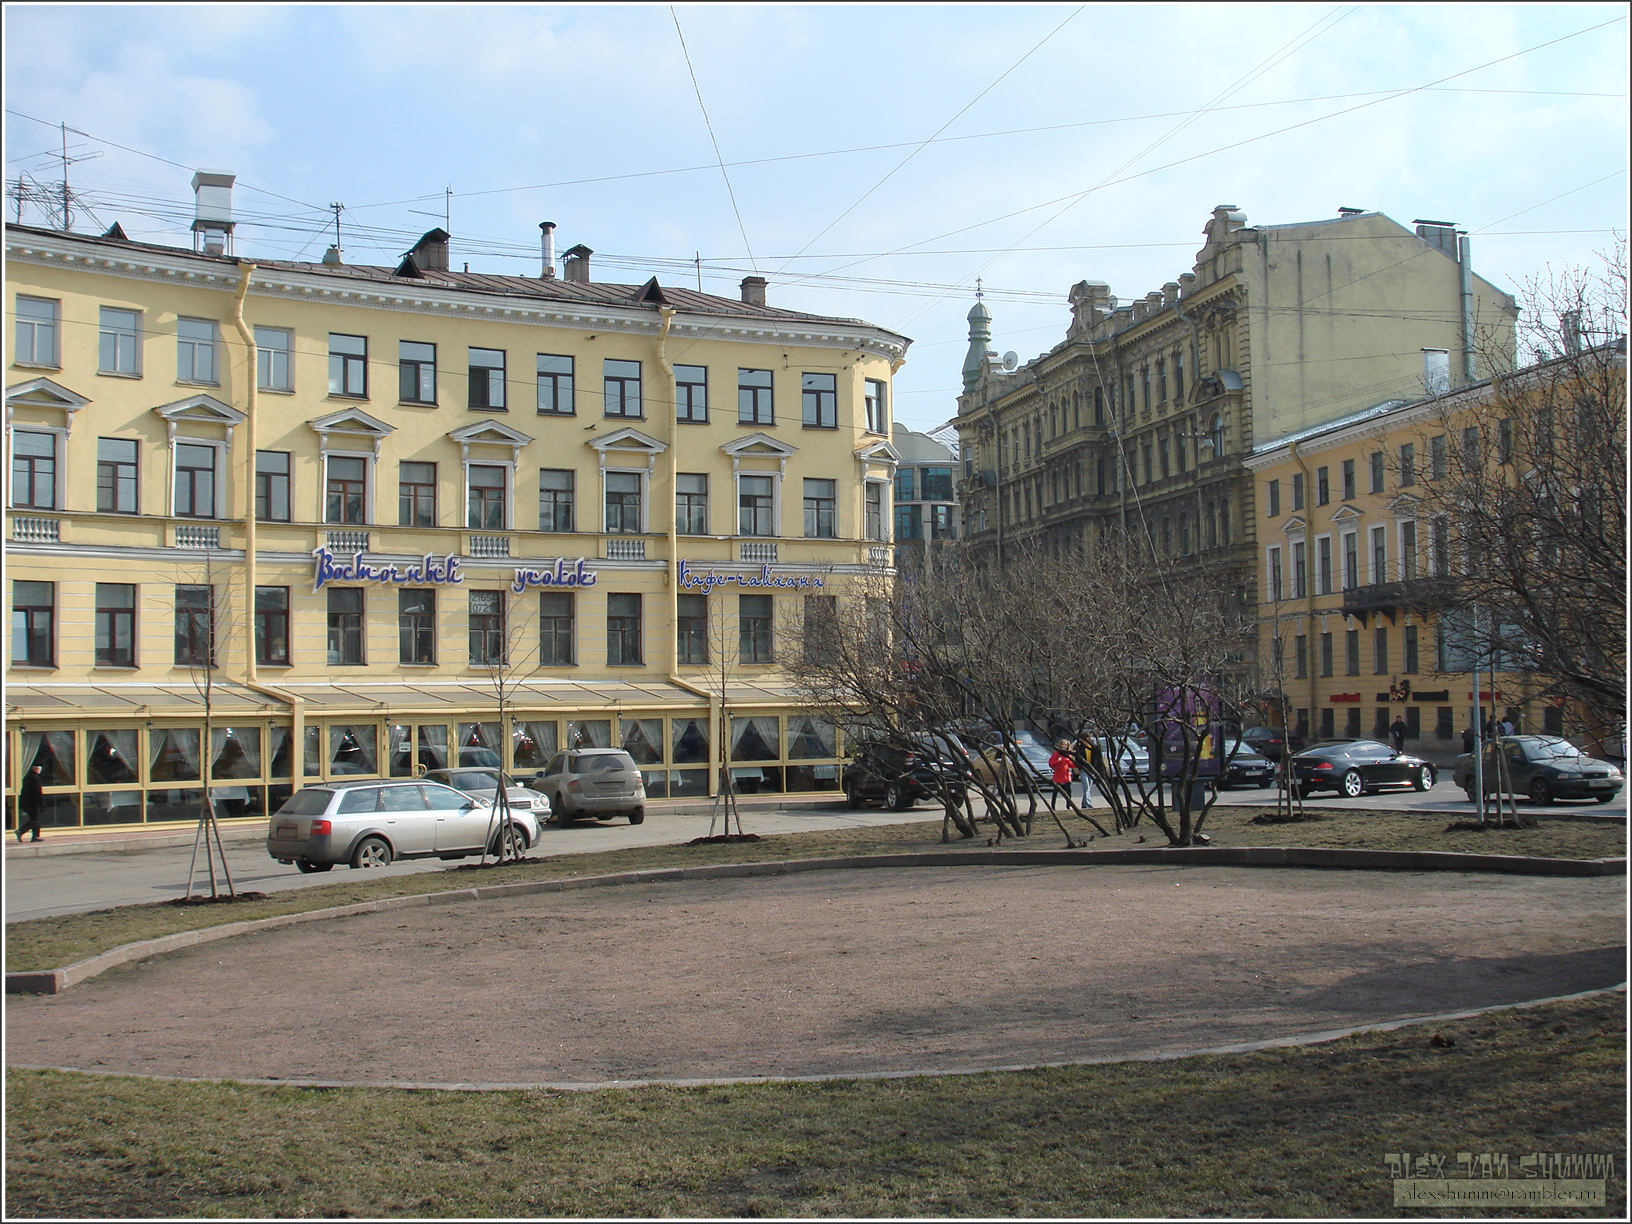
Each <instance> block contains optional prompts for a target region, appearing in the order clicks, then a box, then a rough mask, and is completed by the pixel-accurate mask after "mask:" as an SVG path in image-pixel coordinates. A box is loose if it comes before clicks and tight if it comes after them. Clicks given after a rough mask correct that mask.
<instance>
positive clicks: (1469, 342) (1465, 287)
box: [1456, 234, 1473, 385]
mask: <svg viewBox="0 0 1632 1224" xmlns="http://www.w3.org/2000/svg"><path fill="white" fill-rule="evenodd" d="M1468 255H1469V252H1468V236H1467V235H1466V234H1458V235H1457V237H1456V262H1457V265H1458V271H1459V272H1460V274H1461V278H1462V380H1463V383H1464V384H1465V385H1467V384H1471V383H1472V382H1473V268H1472V267H1471V266H1470V260H1469V258H1468Z"/></svg>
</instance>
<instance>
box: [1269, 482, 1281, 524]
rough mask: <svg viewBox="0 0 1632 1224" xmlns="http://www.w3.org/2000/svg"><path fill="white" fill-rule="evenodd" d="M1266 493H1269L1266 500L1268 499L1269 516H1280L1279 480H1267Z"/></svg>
mask: <svg viewBox="0 0 1632 1224" xmlns="http://www.w3.org/2000/svg"><path fill="white" fill-rule="evenodd" d="M1268 493H1269V498H1268V501H1269V517H1270V518H1280V516H1281V482H1280V481H1278V480H1271V481H1270V482H1269V488H1268Z"/></svg>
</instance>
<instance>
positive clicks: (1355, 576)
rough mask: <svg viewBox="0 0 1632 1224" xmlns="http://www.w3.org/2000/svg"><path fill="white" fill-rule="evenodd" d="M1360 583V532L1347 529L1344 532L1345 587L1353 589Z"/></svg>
mask: <svg viewBox="0 0 1632 1224" xmlns="http://www.w3.org/2000/svg"><path fill="white" fill-rule="evenodd" d="M1359 585H1360V533H1359V532H1357V531H1346V532H1344V533H1343V589H1344V590H1346V591H1347V590H1351V589H1353V588H1354V587H1357V586H1359Z"/></svg>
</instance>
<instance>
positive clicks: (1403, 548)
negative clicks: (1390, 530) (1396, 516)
mask: <svg viewBox="0 0 1632 1224" xmlns="http://www.w3.org/2000/svg"><path fill="white" fill-rule="evenodd" d="M1416 576H1417V525H1416V524H1415V523H1413V522H1410V521H1406V522H1404V523H1401V524H1400V578H1401V579H1402V580H1404V581H1406V582H1409V581H1410V580H1411V579H1413V578H1415V577H1416Z"/></svg>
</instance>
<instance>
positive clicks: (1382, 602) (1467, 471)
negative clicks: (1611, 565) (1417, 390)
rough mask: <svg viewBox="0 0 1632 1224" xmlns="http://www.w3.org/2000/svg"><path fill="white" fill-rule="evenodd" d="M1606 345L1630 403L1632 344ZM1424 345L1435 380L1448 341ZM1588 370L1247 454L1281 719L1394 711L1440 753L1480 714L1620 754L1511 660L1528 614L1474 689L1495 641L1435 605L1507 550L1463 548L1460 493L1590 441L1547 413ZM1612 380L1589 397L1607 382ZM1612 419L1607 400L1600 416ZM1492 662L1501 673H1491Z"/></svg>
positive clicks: (1347, 720) (1543, 376) (1615, 731)
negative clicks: (1489, 552)
mask: <svg viewBox="0 0 1632 1224" xmlns="http://www.w3.org/2000/svg"><path fill="white" fill-rule="evenodd" d="M1596 352H1601V353H1602V354H1603V356H1604V359H1603V360H1599V361H1595V362H1594V363H1593V364H1595V365H1598V366H1601V367H1602V368H1603V369H1604V370H1606V371H1607V370H1611V369H1617V368H1618V369H1620V370H1621V371H1622V372H1621V374H1620V375H1619V376H1618V377H1619V386H1618V388H1615V389H1611V390H1610V394H1612V395H1614V396H1616V397H1619V398H1624V394H1625V389H1624V350H1623V351H1622V352H1621V353H1620V354H1619V356H1618V357H1616V356H1615V355H1614V354H1613V351H1612V350H1610V349H1604V350H1598V351H1596ZM1424 358H1425V361H1424V367H1425V377H1426V378H1427V380H1428V381H1429V382H1430V383H1433V382H1434V381H1435V380H1436V379H1439V378H1441V377H1442V372H1443V353H1442V352H1440V351H1435V350H1424ZM1576 368H1577V367H1576V365H1575V361H1574V359H1572V358H1569V357H1564V358H1557V359H1554V360H1552V361H1549V362H1546V363H1542V364H1541V365H1537V366H1531V367H1528V368H1527V369H1524V370H1519V371H1515V372H1514V373H1512V374H1510V375H1507V376H1505V377H1503V378H1501V379H1500V380H1491V381H1484V382H1480V383H1477V384H1475V385H1473V386H1470V387H1465V388H1460V389H1458V390H1456V391H1449V390H1448V389H1447V390H1444V391H1442V393H1441V394H1436V395H1432V396H1429V397H1427V398H1419V399H1417V400H1416V401H1414V402H1411V403H1401V404H1389V405H1383V406H1380V407H1378V408H1374V409H1370V410H1367V411H1363V412H1359V413H1355V414H1352V415H1350V416H1348V417H1346V418H1343V419H1340V420H1337V421H1333V422H1331V423H1329V424H1325V425H1320V426H1317V427H1314V428H1311V429H1306V430H1302V431H1300V432H1298V433H1295V434H1292V435H1291V436H1289V437H1286V438H1281V439H1278V440H1276V441H1274V442H1272V443H1268V444H1265V445H1263V446H1261V447H1259V448H1257V449H1256V450H1255V451H1254V453H1253V454H1252V455H1251V456H1249V457H1248V458H1247V460H1246V464H1245V465H1246V468H1247V470H1248V471H1249V472H1250V474H1251V477H1252V480H1253V484H1254V493H1253V504H1254V505H1255V506H1256V507H1257V510H1258V518H1257V521H1256V523H1255V524H1254V528H1255V530H1254V534H1255V537H1256V539H1257V541H1258V579H1257V584H1256V599H1257V604H1258V609H1259V621H1260V626H1261V632H1260V634H1259V641H1260V646H1261V649H1262V658H1261V659H1260V667H1261V673H1260V674H1261V677H1262V679H1263V684H1264V690H1265V692H1266V693H1269V694H1275V693H1280V694H1282V695H1283V696H1281V697H1280V698H1279V699H1278V701H1277V700H1275V699H1272V700H1271V703H1270V704H1271V707H1272V708H1271V709H1270V710H1267V711H1266V715H1267V716H1268V717H1270V718H1273V719H1276V720H1277V721H1278V720H1279V719H1281V718H1283V717H1284V719H1285V725H1286V726H1287V727H1289V728H1293V729H1296V730H1298V731H1300V732H1301V733H1303V734H1305V735H1307V736H1309V737H1310V738H1311V739H1315V738H1319V739H1329V738H1334V737H1337V738H1356V737H1359V738H1372V739H1386V738H1387V737H1388V733H1389V728H1390V727H1391V726H1392V725H1393V724H1394V723H1395V722H1396V720H1398V721H1401V722H1403V723H1404V724H1405V726H1406V728H1407V733H1406V740H1407V742H1408V743H1409V744H1411V746H1412V747H1413V749H1414V750H1416V751H1426V752H1429V753H1430V754H1432V753H1434V752H1435V751H1436V750H1443V751H1449V752H1460V751H1462V750H1463V731H1464V729H1467V728H1471V727H1472V726H1473V725H1474V723H1475V720H1477V721H1478V722H1479V723H1480V724H1484V723H1485V722H1486V721H1487V720H1489V719H1490V718H1492V717H1494V718H1498V719H1500V718H1506V719H1509V720H1511V721H1512V722H1513V724H1514V725H1515V727H1517V728H1518V729H1520V730H1521V731H1524V732H1528V733H1540V734H1554V735H1569V736H1570V737H1571V738H1574V739H1576V740H1577V742H1578V743H1580V744H1581V745H1582V746H1584V747H1589V748H1592V749H1594V750H1597V751H1610V752H1612V753H1619V752H1621V751H1624V749H1623V748H1620V747H1619V746H1618V745H1619V737H1620V728H1619V726H1614V727H1606V726H1604V725H1603V724H1602V723H1601V722H1599V721H1598V720H1596V719H1594V718H1592V717H1591V716H1590V715H1589V714H1587V713H1585V712H1584V711H1583V710H1582V709H1578V708H1577V707H1576V705H1575V704H1574V703H1572V702H1570V701H1568V700H1567V699H1566V698H1565V697H1563V696H1560V695H1558V688H1559V686H1555V685H1553V684H1551V683H1550V680H1551V678H1550V677H1549V676H1547V675H1544V674H1541V673H1539V672H1537V671H1533V670H1523V669H1521V668H1520V667H1517V666H1514V664H1519V663H1523V662H1524V661H1525V660H1524V658H1523V654H1524V648H1523V641H1524V636H1523V633H1522V631H1520V630H1519V629H1518V628H1517V627H1509V628H1508V629H1505V630H1504V631H1503V632H1502V633H1499V634H1495V635H1493V637H1492V639H1491V641H1492V644H1499V645H1500V646H1501V649H1500V650H1499V651H1498V653H1497V654H1496V656H1495V658H1493V659H1492V658H1487V659H1486V660H1485V661H1484V662H1483V663H1481V664H1480V667H1481V671H1480V675H1479V683H1478V686H1477V690H1476V686H1475V684H1474V676H1473V674H1472V668H1473V667H1474V665H1475V660H1476V659H1477V658H1478V657H1479V655H1480V654H1481V653H1482V652H1483V651H1486V650H1488V649H1489V647H1488V646H1480V645H1477V644H1476V643H1477V642H1483V641H1485V639H1484V638H1482V637H1481V638H1475V639H1470V637H1469V635H1468V634H1467V632H1466V631H1465V630H1459V629H1458V628H1457V626H1456V625H1455V624H1452V623H1449V622H1447V621H1446V620H1445V619H1444V618H1442V617H1439V616H1436V613H1435V608H1436V606H1439V605H1440V604H1441V601H1442V597H1443V596H1444V595H1446V594H1447V593H1450V592H1452V591H1454V590H1455V589H1456V588H1458V587H1460V588H1463V590H1464V593H1465V590H1466V588H1467V586H1468V579H1467V578H1466V577H1465V576H1466V575H1467V574H1468V572H1469V568H1468V567H1472V566H1476V565H1489V564H1502V563H1503V559H1502V558H1499V557H1486V558H1474V557H1469V556H1467V555H1466V551H1465V546H1466V540H1465V539H1464V538H1462V537H1460V536H1458V535H1457V533H1456V522H1455V520H1456V519H1457V517H1458V512H1457V509H1456V506H1457V500H1456V499H1457V497H1458V496H1459V495H1462V494H1464V493H1466V491H1469V490H1475V489H1486V490H1494V489H1498V488H1499V487H1501V486H1502V485H1504V484H1509V483H1514V482H1524V481H1533V480H1535V479H1536V478H1537V474H1536V470H1535V469H1536V466H1537V465H1538V464H1545V463H1547V460H1548V457H1549V456H1557V455H1562V454H1564V453H1566V452H1567V453H1569V454H1581V453H1582V452H1581V447H1582V444H1583V442H1584V441H1585V439H1586V437H1587V435H1588V434H1589V433H1590V431H1591V429H1592V428H1593V425H1592V423H1591V421H1589V420H1588V419H1586V418H1585V417H1583V418H1582V419H1580V420H1578V421H1569V420H1557V419H1555V414H1554V413H1553V408H1552V406H1553V405H1554V404H1555V403H1562V404H1565V405H1568V404H1572V403H1574V404H1576V405H1578V406H1579V405H1580V404H1582V403H1583V402H1584V401H1583V400H1582V399H1581V398H1580V397H1581V396H1582V395H1583V394H1586V388H1585V387H1584V386H1583V385H1582V384H1581V383H1580V382H1579V380H1578V379H1577V380H1576V381H1571V380H1572V379H1576V375H1575V373H1574V371H1575V370H1576ZM1613 378H1614V376H1612V377H1611V379H1606V380H1604V382H1603V384H1602V385H1601V386H1596V387H1594V389H1593V390H1594V392H1595V393H1597V394H1602V392H1603V390H1604V389H1605V388H1609V387H1612V385H1613ZM1441 385H1443V384H1441ZM1579 411H1580V409H1579V407H1578V408H1577V412H1578V413H1579ZM1566 415H1567V414H1566V413H1565V412H1563V411H1560V412H1558V413H1557V414H1556V417H1564V416H1566ZM1618 415H1619V413H1618V411H1616V410H1613V409H1612V410H1611V412H1610V413H1608V414H1605V418H1604V419H1607V418H1608V417H1609V416H1618ZM1598 419H1600V418H1598V417H1594V418H1593V420H1598ZM1622 419H1624V418H1622ZM1576 430H1579V432H1580V435H1581V436H1579V437H1578V436H1576V434H1575V432H1574V431H1576ZM1550 439H1556V448H1555V445H1554V443H1553V441H1551V440H1550ZM1572 461H1573V460H1572ZM1583 462H1584V463H1585V464H1586V465H1587V466H1589V467H1590V466H1591V465H1592V464H1594V463H1597V462H1598V460H1597V459H1595V458H1592V457H1590V456H1585V457H1584V458H1583ZM1565 483H1566V484H1568V483H1570V482H1569V480H1568V479H1566V480H1565ZM1562 521H1567V520H1562ZM1623 521H1624V520H1623ZM1612 534H1613V535H1614V536H1615V538H1617V539H1618V538H1619V534H1620V533H1619V532H1614V533H1612ZM1528 539H1529V537H1528V536H1523V535H1521V536H1519V537H1518V538H1517V539H1516V541H1515V546H1516V547H1517V548H1519V549H1520V550H1521V551H1522V552H1525V553H1527V554H1528V553H1531V552H1534V551H1535V549H1536V548H1539V547H1541V545H1540V544H1539V543H1537V544H1536V545H1535V546H1534V547H1531V546H1530V545H1529V544H1527V543H1526V541H1527V540H1528ZM1555 580H1556V579H1555ZM1543 581H1544V582H1545V580H1543ZM1623 629H1624V627H1623V626H1622V625H1620V624H1606V625H1604V626H1602V630H1603V635H1604V640H1605V641H1606V642H1609V643H1613V642H1614V641H1615V640H1617V639H1618V638H1619V637H1620V635H1621V634H1622V632H1623ZM1489 666H1494V667H1495V668H1496V669H1497V670H1496V674H1495V676H1494V677H1492V676H1491V675H1490V674H1489V672H1487V671H1485V670H1483V669H1484V668H1485V667H1489ZM1476 691H1477V692H1478V693H1480V694H1481V695H1482V696H1481V697H1476V696H1475V692H1476ZM1276 704H1283V705H1284V709H1280V710H1276V709H1274V708H1273V706H1274V705H1276ZM1476 707H1478V712H1476Z"/></svg>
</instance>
